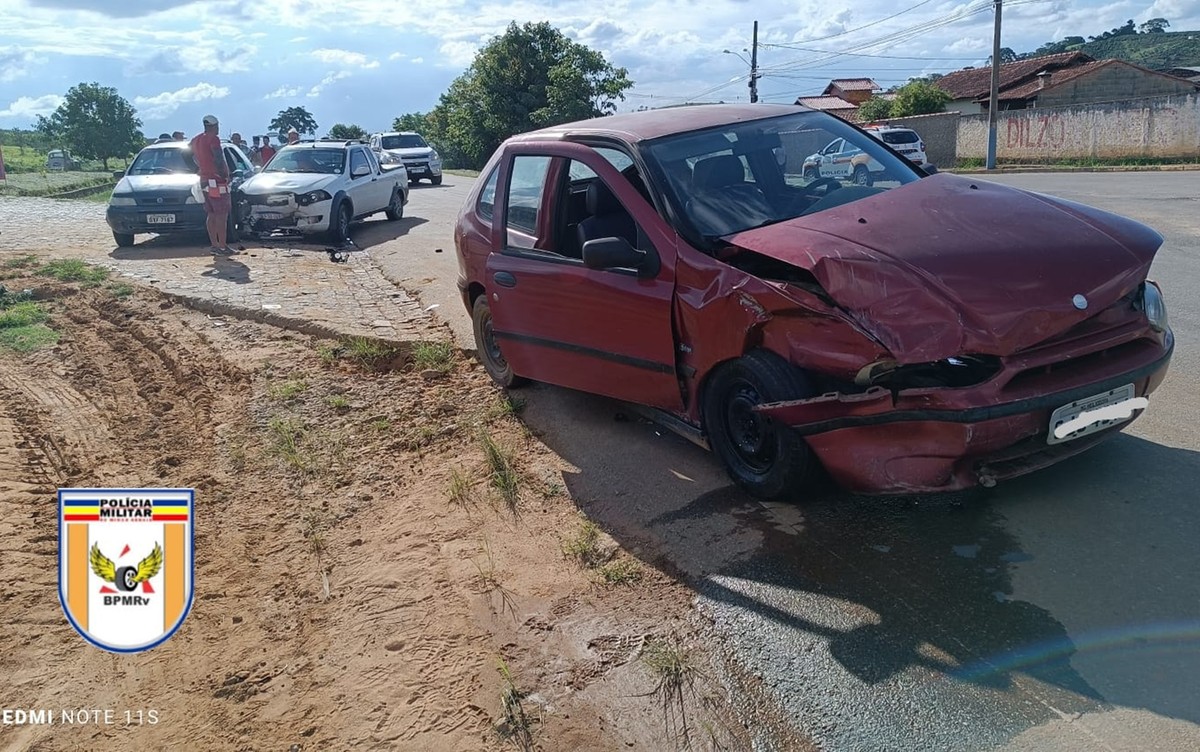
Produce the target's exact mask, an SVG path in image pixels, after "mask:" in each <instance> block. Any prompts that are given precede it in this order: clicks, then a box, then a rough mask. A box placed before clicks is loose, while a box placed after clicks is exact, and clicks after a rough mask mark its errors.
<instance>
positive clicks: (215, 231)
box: [191, 115, 234, 256]
mask: <svg viewBox="0 0 1200 752" xmlns="http://www.w3.org/2000/svg"><path fill="white" fill-rule="evenodd" d="M218 126H219V123H218V122H217V118H216V116H215V115H205V116H204V133H201V134H200V135H199V136H196V137H195V138H193V139H192V142H191V147H192V158H193V159H195V160H196V167H198V168H199V170H200V190H201V192H203V193H204V211H205V213H207V214H208V222H207V228H208V239H209V241H210V242H211V243H212V252H213V253H214V254H217V255H219V256H232V255H233V254H234V251H233V249H232V248H230V247H229V244H228V242H227V241H228V238H227V234H226V232H225V229H226V223H227V222H228V221H229V212H230V211H232V210H233V201H232V200H231V199H230V196H229V165H228V164H226V162H225V154H224V152H223V151H222V149H221V137H220V136H218V135H217V131H218Z"/></svg>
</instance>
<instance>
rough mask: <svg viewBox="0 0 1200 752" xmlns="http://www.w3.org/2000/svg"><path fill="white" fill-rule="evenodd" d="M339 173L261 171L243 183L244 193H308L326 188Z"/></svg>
mask: <svg viewBox="0 0 1200 752" xmlns="http://www.w3.org/2000/svg"><path fill="white" fill-rule="evenodd" d="M337 179H338V176H337V175H326V174H323V173H315V172H260V173H259V174H257V175H255V176H254V177H252V178H250V179H249V180H247V181H246V182H245V183H243V184H242V193H249V194H254V195H261V194H265V193H282V192H286V193H307V192H308V191H318V190H320V189H322V188H325V187H326V186H328V185H329V184H330V183H333V182H334V181H335V180H337Z"/></svg>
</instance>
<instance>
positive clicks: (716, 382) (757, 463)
mask: <svg viewBox="0 0 1200 752" xmlns="http://www.w3.org/2000/svg"><path fill="white" fill-rule="evenodd" d="M811 396H813V390H812V387H811V386H810V385H809V383H808V380H807V379H806V378H805V377H804V374H803V372H801V371H800V370H799V369H797V368H796V367H795V366H793V365H791V364H790V363H788V362H787V361H785V360H783V359H782V358H780V357H779V356H778V355H775V354H774V353H771V352H768V351H766V350H754V351H751V352H749V353H747V354H746V355H744V356H743V357H741V358H738V359H737V360H735V361H731V362H729V363H726V364H724V365H722V366H720V367H719V368H718V370H717V372H716V373H714V374H713V375H712V377H711V379H710V380H709V383H708V386H707V388H706V389H705V391H704V403H703V410H704V423H705V429H706V430H707V433H708V442H709V445H710V446H711V447H712V450H713V452H714V453H715V454H716V455H717V457H719V458H720V460H721V462H722V463H724V465H725V469H726V470H727V471H728V473H729V477H730V478H732V479H733V481H734V483H736V484H737V485H738V486H740V487H741V488H743V489H744V490H746V491H747V492H748V493H750V494H751V495H753V496H757V497H758V498H761V499H780V498H792V499H795V498H797V497H799V496H800V495H801V494H802V493H803V491H804V490H805V489H806V487H808V486H810V485H811V484H812V482H813V480H814V479H815V477H816V474H817V472H818V470H819V465H818V463H817V459H816V457H815V456H814V455H813V453H812V450H811V449H810V448H809V446H808V444H807V443H806V442H805V441H804V438H803V437H801V436H800V435H799V434H797V433H796V432H795V431H793V430H791V429H790V428H788V427H787V426H784V425H780V424H778V423H775V422H773V421H772V420H770V419H769V418H766V417H763V416H762V415H761V414H759V413H756V412H754V411H753V410H752V409H751V408H752V407H753V406H754V405H760V404H765V403H768V402H779V401H783V400H793V399H804V398H806V397H811Z"/></svg>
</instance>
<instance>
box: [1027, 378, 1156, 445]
mask: <svg viewBox="0 0 1200 752" xmlns="http://www.w3.org/2000/svg"><path fill="white" fill-rule="evenodd" d="M1135 402H1136V403H1140V404H1135ZM1123 403H1128V404H1123ZM1144 406H1145V400H1144V399H1139V400H1134V396H1133V384H1126V385H1125V386H1121V387H1117V388H1116V389H1110V390H1109V391H1107V392H1104V393H1103V394H1097V395H1095V396H1092V397H1088V398H1086V399H1081V400H1076V401H1075V402H1072V403H1070V404H1068V405H1063V406H1062V407H1060V408H1058V409H1057V410H1055V411H1054V412H1053V413H1052V414H1051V415H1050V433H1049V435H1048V436H1047V437H1046V443H1047V444H1061V443H1063V442H1064V441H1071V440H1073V439H1078V438H1080V437H1081V436H1087V435H1089V434H1093V433H1096V432H1097V431H1103V430H1104V429H1105V428H1110V427H1112V426H1115V425H1119V424H1121V423H1124V422H1125V421H1127V420H1129V419H1130V418H1131V417H1133V413H1134V410H1136V409H1138V408H1140V407H1144ZM1108 408H1111V409H1108ZM1068 424H1070V425H1068Z"/></svg>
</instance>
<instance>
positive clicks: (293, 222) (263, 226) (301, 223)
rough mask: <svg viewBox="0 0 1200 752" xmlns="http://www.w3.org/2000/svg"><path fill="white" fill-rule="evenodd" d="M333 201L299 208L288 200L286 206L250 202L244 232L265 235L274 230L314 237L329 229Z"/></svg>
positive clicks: (291, 200)
mask: <svg viewBox="0 0 1200 752" xmlns="http://www.w3.org/2000/svg"><path fill="white" fill-rule="evenodd" d="M332 210H333V201H332V200H329V201H318V202H316V203H315V204H308V205H307V206H300V205H299V204H297V203H296V202H295V200H294V199H291V198H289V199H288V202H287V203H286V204H276V205H267V204H260V203H256V199H252V200H251V202H250V211H249V213H248V215H247V217H246V230H247V231H248V232H251V233H259V234H267V233H271V232H275V231H276V230H283V231H285V232H296V233H300V234H302V235H315V234H317V233H322V232H325V231H327V230H328V229H329V218H330V213H331V212H332Z"/></svg>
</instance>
